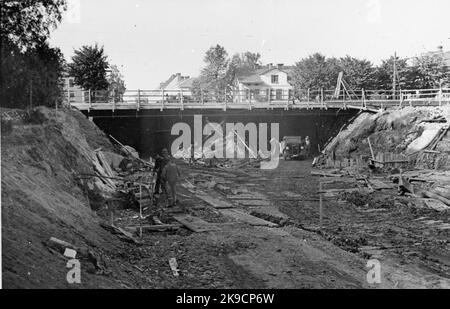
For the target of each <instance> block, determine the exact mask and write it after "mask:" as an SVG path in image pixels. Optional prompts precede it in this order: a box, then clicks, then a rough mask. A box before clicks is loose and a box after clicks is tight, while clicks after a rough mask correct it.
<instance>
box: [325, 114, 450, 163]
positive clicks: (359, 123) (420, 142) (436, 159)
mask: <svg viewBox="0 0 450 309" xmlns="http://www.w3.org/2000/svg"><path fill="white" fill-rule="evenodd" d="M449 111H450V109H449V108H445V107H442V108H437V107H421V108H417V107H416V108H413V107H406V108H402V109H396V110H388V111H384V112H380V113H377V114H370V113H368V112H362V113H361V114H359V115H358V116H357V117H356V118H355V119H353V120H352V122H351V123H350V124H349V125H348V126H347V127H346V128H345V129H344V130H342V131H341V132H340V133H339V134H338V135H337V136H336V137H335V138H334V139H333V140H332V141H331V142H330V143H329V144H328V145H327V146H326V148H325V151H324V152H325V153H326V155H328V156H332V157H333V158H334V159H352V158H353V159H356V158H361V157H366V158H368V157H371V150H370V146H369V141H368V140H370V143H371V146H372V150H373V153H374V155H375V156H377V154H378V153H393V154H405V155H408V156H410V157H412V159H413V160H416V159H417V165H418V167H427V168H436V169H437V168H439V169H450V153H449V149H450V148H449V147H448V146H449V144H450V137H449V134H448V133H447V135H445V130H446V128H448V125H449V123H450V117H449V116H450V112H449ZM436 119H440V121H436ZM442 134H443V136H441V135H442ZM437 139H439V141H437ZM434 142H436V144H435V145H434V144H433V143H434ZM430 145H432V146H433V147H432V148H433V150H432V151H430V152H426V151H425V152H424V151H423V150H429V149H428V148H429V146H430ZM427 147H428V148H427Z"/></svg>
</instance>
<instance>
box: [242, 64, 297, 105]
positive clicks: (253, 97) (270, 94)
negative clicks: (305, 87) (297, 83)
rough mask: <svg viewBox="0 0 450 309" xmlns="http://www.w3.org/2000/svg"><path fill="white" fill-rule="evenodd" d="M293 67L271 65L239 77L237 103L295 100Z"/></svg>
mask: <svg viewBox="0 0 450 309" xmlns="http://www.w3.org/2000/svg"><path fill="white" fill-rule="evenodd" d="M292 69H293V67H290V66H285V65H284V64H282V63H280V64H277V65H276V66H274V65H273V64H269V65H267V66H264V67H262V68H259V69H257V70H255V71H253V72H250V73H247V74H243V75H240V76H237V78H236V79H235V84H234V94H235V96H234V101H235V102H250V101H253V102H274V101H288V100H291V99H292V98H293V86H292V85H291V84H290V81H291V73H292Z"/></svg>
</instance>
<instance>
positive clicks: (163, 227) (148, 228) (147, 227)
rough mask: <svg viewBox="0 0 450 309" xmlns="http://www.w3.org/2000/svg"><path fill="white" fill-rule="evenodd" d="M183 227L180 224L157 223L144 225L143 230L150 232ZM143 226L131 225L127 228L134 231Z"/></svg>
mask: <svg viewBox="0 0 450 309" xmlns="http://www.w3.org/2000/svg"><path fill="white" fill-rule="evenodd" d="M180 227H181V225H180V224H156V225H142V230H143V231H150V232H166V231H173V230H178V229H179V228H180ZM140 228H141V226H139V225H130V226H127V227H125V229H127V230H131V231H133V232H135V231H138V230H139V229H140Z"/></svg>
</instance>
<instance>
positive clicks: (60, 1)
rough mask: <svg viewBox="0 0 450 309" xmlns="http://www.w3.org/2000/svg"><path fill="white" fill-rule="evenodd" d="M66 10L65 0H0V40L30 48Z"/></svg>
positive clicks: (47, 34)
mask: <svg viewBox="0 0 450 309" xmlns="http://www.w3.org/2000/svg"><path fill="white" fill-rule="evenodd" d="M66 9H67V1H66V0H16V1H11V0H2V1H0V24H1V25H0V26H1V27H0V28H1V29H2V31H0V40H1V39H3V40H5V39H6V40H8V41H11V42H13V44H15V45H17V46H19V47H20V48H30V47H33V46H35V45H36V44H38V43H39V42H42V40H45V39H47V38H48V37H49V36H50V31H51V30H52V29H54V28H56V26H57V25H58V23H59V22H60V21H61V18H62V14H63V12H64V11H65V10H66Z"/></svg>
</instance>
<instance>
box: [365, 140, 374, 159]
mask: <svg viewBox="0 0 450 309" xmlns="http://www.w3.org/2000/svg"><path fill="white" fill-rule="evenodd" d="M367 142H368V143H369V148H370V154H371V155H372V160H375V155H374V154H373V149H372V144H371V143H370V138H369V137H368V138H367Z"/></svg>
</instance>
